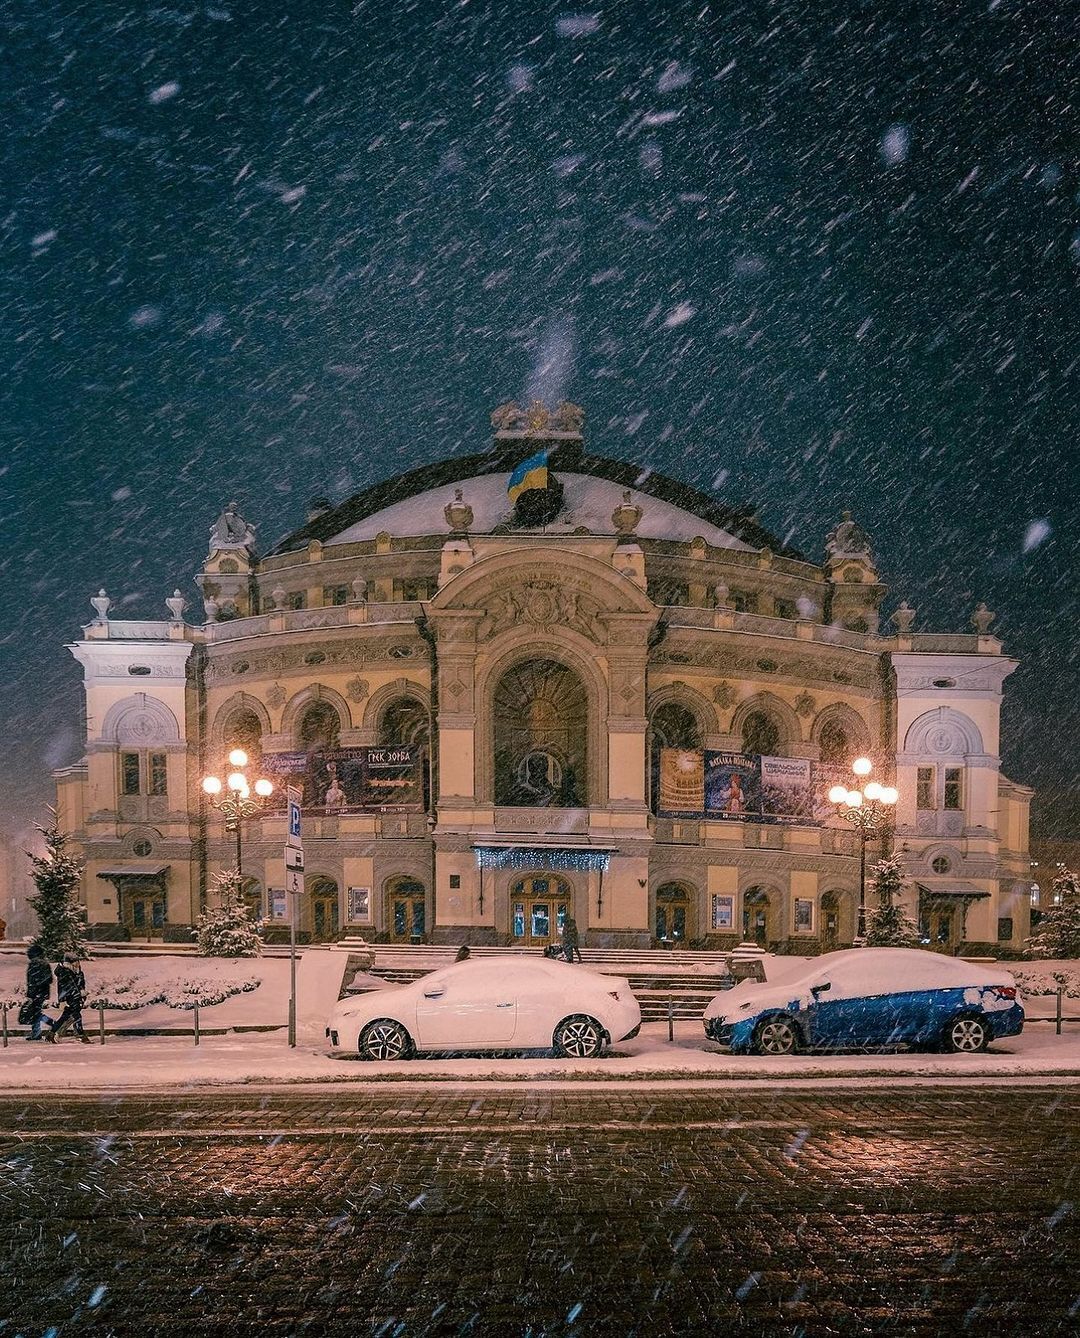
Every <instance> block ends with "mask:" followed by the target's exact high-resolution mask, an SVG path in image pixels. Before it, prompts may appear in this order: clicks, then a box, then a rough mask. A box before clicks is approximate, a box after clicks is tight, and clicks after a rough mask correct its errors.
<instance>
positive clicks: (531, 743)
mask: <svg viewBox="0 0 1080 1338" xmlns="http://www.w3.org/2000/svg"><path fill="white" fill-rule="evenodd" d="M494 716H495V721H494V723H495V802H496V803H497V804H505V805H507V806H508V807H516V808H533V807H562V808H579V807H583V806H584V805H585V804H587V803H588V792H587V779H586V778H587V771H586V766H587V760H588V759H587V745H588V722H589V711H588V698H587V696H586V693H585V688H584V686H583V685H582V682H581V679H580V678H578V676H577V674H575V673H574V672H573V670H572V669H568V668H567V667H566V665H564V664H559V663H558V662H557V661H556V660H530V661H528V662H527V663H525V664H518V665H515V666H514V668H513V669H509V670H507V672H506V673H505V674H503V676H502V678H501V679H500V680H499V683H498V686H497V687H496V689H495V700H494Z"/></svg>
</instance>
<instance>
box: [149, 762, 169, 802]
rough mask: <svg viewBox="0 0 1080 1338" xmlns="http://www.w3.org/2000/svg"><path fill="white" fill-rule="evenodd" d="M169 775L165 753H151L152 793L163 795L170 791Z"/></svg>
mask: <svg viewBox="0 0 1080 1338" xmlns="http://www.w3.org/2000/svg"><path fill="white" fill-rule="evenodd" d="M168 788H169V777H168V769H167V765H166V757H165V754H164V753H151V754H150V793H151V794H154V795H163V794H166V793H168Z"/></svg>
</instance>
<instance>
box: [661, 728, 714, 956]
mask: <svg viewBox="0 0 1080 1338" xmlns="http://www.w3.org/2000/svg"><path fill="white" fill-rule="evenodd" d="M649 727H650V748H649V762H650V786H649V788H650V792H651V794H652V806H653V811H654V812H655V811H656V810H657V809H658V808H659V807H660V777H661V774H662V772H663V767H662V765H661V754H662V753H663V751H664V749H667V748H676V749H678V750H679V751H681V752H689V753H692V752H695V751H697V749H699V748H701V746H702V738H701V731H700V730H699V729H698V722H697V717H696V716H695V715H694V713H693V712H692V711H690V710H688V709H687V707H685V706H683V705H681V704H680V703H679V702H665V703H664V704H663V706H658V707H657V708H656V710H655V711H654V712H653V713H652V717H651V719H650V721H649ZM677 760H678V759H677ZM692 761H693V759H690V758H688V759H686V762H687V765H688V766H689V764H690V763H691V762H692ZM666 774H668V776H669V778H670V779H671V780H672V781H673V783H674V791H681V790H682V789H684V788H685V789H686V794H685V795H682V794H677V793H675V792H674V791H673V794H672V795H666V796H665V808H666V807H667V806H668V802H667V801H668V800H669V799H670V800H671V806H672V807H674V808H676V809H679V810H682V809H685V808H689V809H693V808H703V807H704V804H705V798H704V793H703V792H702V793H701V794H700V796H699V795H698V790H700V788H701V786H702V785H703V784H704V772H703V771H702V769H701V768H700V767H694V769H693V771H692V772H691V771H690V770H686V771H685V772H684V771H682V770H681V769H680V768H679V767H678V766H675V767H671V768H670V770H669V772H668V773H666ZM666 789H667V786H666V785H665V790H666ZM657 937H658V938H661V937H663V935H657Z"/></svg>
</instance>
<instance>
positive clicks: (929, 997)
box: [705, 948, 1024, 1055]
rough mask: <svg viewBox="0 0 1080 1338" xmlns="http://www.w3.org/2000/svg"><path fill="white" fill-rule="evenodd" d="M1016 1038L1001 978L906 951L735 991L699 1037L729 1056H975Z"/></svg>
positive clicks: (1020, 1019) (837, 959) (709, 1015)
mask: <svg viewBox="0 0 1080 1338" xmlns="http://www.w3.org/2000/svg"><path fill="white" fill-rule="evenodd" d="M1023 1028H1024V1010H1023V1008H1022V1007H1021V1005H1020V1001H1019V999H1018V997H1017V989H1016V982H1015V981H1014V980H1013V978H1012V976H1010V975H1009V973H1008V972H1007V971H1001V970H999V969H998V968H997V967H993V968H990V969H988V968H987V967H985V966H978V965H973V964H972V963H971V962H963V961H960V960H959V959H957V958H955V957H943V956H941V954H940V953H936V952H920V951H919V950H918V949H916V948H849V949H847V950H846V951H843V952H830V953H826V954H825V956H823V957H817V958H815V959H814V961H813V962H812V963H811V964H809V965H808V966H807V968H806V971H805V973H804V974H803V975H801V976H798V977H796V978H794V979H792V980H790V981H788V982H787V983H786V984H784V985H771V986H770V985H761V984H758V983H757V982H755V981H749V980H748V981H744V982H743V983H742V984H740V985H737V986H736V987H735V988H734V989H733V990H728V991H727V992H726V993H724V994H718V995H717V996H716V998H715V999H713V1001H712V1003H710V1004H709V1006H708V1008H707V1009H706V1010H705V1035H706V1036H708V1038H709V1039H710V1040H712V1041H716V1042H717V1044H718V1045H723V1046H727V1047H729V1048H730V1049H731V1051H732V1053H734V1054H758V1055H790V1054H794V1053H795V1052H796V1051H798V1050H864V1049H872V1048H876V1047H891V1046H897V1045H906V1046H915V1047H920V1048H923V1049H934V1050H937V1049H941V1050H950V1051H953V1052H956V1053H959V1054H975V1053H977V1052H978V1051H980V1050H985V1049H986V1047H987V1046H988V1045H989V1044H990V1042H991V1041H996V1040H1000V1039H1001V1038H1002V1037H1003V1036H1018V1035H1019V1034H1020V1032H1021V1031H1023Z"/></svg>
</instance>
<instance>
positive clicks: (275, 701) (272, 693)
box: [266, 683, 285, 710]
mask: <svg viewBox="0 0 1080 1338" xmlns="http://www.w3.org/2000/svg"><path fill="white" fill-rule="evenodd" d="M266 704H267V706H272V707H273V708H274V709H275V710H277V708H278V707H279V706H284V705H285V689H284V688H283V687H282V686H281V684H280V683H275V684H274V685H273V687H271V688H268V689H267V692H266Z"/></svg>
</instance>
